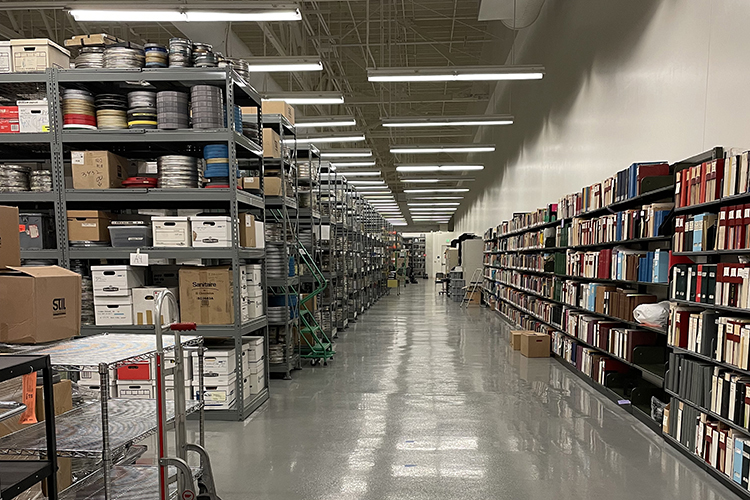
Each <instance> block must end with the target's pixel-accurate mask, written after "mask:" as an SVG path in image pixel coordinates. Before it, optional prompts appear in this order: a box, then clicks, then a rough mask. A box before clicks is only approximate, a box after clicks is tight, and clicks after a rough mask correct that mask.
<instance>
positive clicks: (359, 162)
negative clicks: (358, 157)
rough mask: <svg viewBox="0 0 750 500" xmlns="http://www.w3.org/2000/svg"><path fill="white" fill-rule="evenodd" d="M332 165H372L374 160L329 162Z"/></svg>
mask: <svg viewBox="0 0 750 500" xmlns="http://www.w3.org/2000/svg"><path fill="white" fill-rule="evenodd" d="M331 166H332V167H336V168H354V167H374V166H375V162H374V161H350V162H341V163H339V162H331Z"/></svg>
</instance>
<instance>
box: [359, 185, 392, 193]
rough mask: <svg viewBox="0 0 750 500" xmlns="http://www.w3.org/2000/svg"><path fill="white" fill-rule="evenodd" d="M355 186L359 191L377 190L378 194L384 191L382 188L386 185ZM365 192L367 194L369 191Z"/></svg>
mask: <svg viewBox="0 0 750 500" xmlns="http://www.w3.org/2000/svg"><path fill="white" fill-rule="evenodd" d="M350 184H351V182H350ZM354 187H355V188H356V189H357V191H374V192H377V194H382V192H383V191H382V190H383V189H384V188H385V187H386V186H383V185H378V186H354ZM384 192H385V193H390V191H384ZM364 194H367V193H364Z"/></svg>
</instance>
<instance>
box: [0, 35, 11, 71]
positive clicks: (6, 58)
mask: <svg viewBox="0 0 750 500" xmlns="http://www.w3.org/2000/svg"><path fill="white" fill-rule="evenodd" d="M11 52H12V49H11V47H10V40H3V41H0V73H11V72H13V56H12V55H11Z"/></svg>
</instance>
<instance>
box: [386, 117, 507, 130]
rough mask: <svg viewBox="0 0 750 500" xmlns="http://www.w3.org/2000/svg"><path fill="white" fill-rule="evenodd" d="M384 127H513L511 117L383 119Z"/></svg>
mask: <svg viewBox="0 0 750 500" xmlns="http://www.w3.org/2000/svg"><path fill="white" fill-rule="evenodd" d="M381 122H382V124H383V126H384V127H389V128H395V127H404V128H405V127H476V126H484V125H513V116H512V115H476V116H424V117H421V116H420V117H398V118H383V119H381Z"/></svg>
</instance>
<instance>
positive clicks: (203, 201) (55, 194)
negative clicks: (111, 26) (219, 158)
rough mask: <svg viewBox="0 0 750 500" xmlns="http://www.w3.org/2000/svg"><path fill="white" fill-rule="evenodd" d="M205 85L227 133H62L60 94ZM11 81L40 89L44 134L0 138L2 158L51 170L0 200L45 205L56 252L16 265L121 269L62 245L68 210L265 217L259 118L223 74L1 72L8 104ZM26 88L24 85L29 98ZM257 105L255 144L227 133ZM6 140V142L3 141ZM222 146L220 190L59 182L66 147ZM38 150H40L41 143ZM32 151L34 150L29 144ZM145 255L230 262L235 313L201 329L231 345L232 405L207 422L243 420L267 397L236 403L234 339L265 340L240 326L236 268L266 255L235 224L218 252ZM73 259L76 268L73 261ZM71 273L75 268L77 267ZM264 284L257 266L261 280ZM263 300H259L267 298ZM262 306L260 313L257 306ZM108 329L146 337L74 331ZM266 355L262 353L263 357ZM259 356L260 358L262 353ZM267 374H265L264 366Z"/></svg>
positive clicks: (183, 150)
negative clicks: (43, 182) (249, 185)
mask: <svg viewBox="0 0 750 500" xmlns="http://www.w3.org/2000/svg"><path fill="white" fill-rule="evenodd" d="M198 84H207V85H214V86H216V87H219V88H221V89H222V91H223V94H224V98H225V99H224V102H225V106H226V107H225V109H224V113H225V116H226V118H227V123H226V128H223V129H216V130H199V129H183V130H75V131H73V130H62V125H61V124H62V122H63V115H62V107H61V106H62V103H61V99H60V94H61V92H60V89H62V88H84V89H87V90H89V91H91V92H92V93H94V94H96V93H106V92H112V91H115V92H121V93H124V92H127V91H130V90H153V91H160V90H179V91H183V92H185V91H189V90H190V88H191V87H192V86H193V85H198ZM19 85H22V86H23V87H30V88H32V89H33V88H40V89H41V88H42V87H43V88H44V93H45V94H46V96H47V98H48V103H49V116H50V129H51V131H50V132H49V133H40V134H0V151H2V152H3V154H4V160H5V161H19V160H25V161H29V160H43V161H45V162H48V163H49V165H50V168H51V170H52V173H53V191H52V192H51V193H33V192H26V193H0V203H3V204H9V205H17V206H19V207H22V208H26V207H32V208H35V209H36V208H40V207H41V208H47V209H51V210H52V211H53V212H54V216H55V228H56V236H57V247H56V249H52V250H26V251H24V252H23V253H22V256H23V258H24V259H45V260H49V261H50V262H51V263H58V264H59V265H61V266H64V267H69V268H70V267H72V264H76V266H78V265H79V264H80V263H81V262H83V263H84V264H85V265H84V266H83V267H84V268H86V267H88V264H89V263H90V262H94V261H95V262H96V263H97V264H98V263H100V262H102V261H106V262H108V263H128V262H129V257H130V254H131V253H133V252H135V251H136V249H134V248H113V247H88V248H79V247H73V246H69V244H68V230H67V210H69V209H82V208H85V209H98V210H127V209H130V210H135V209H143V208H153V209H164V208H168V209H185V208H187V209H200V210H215V209H220V210H222V211H224V212H225V213H227V214H228V215H229V216H230V217H231V219H232V220H233V221H236V220H238V219H239V214H240V212H249V213H252V214H254V215H255V217H256V219H257V220H261V221H262V220H266V219H267V218H266V213H265V200H264V197H263V189H262V178H263V171H264V167H263V149H262V146H261V144H262V142H263V141H262V130H263V116H262V113H261V112H260V106H261V99H260V95H259V94H258V93H257V92H256V91H255V90H254V89H253V88H252V87H251V86H250V85H248V84H247V83H246V82H245V81H244V80H243V79H242V78H241V77H240V76H238V75H237V73H235V72H234V71H233V70H232V69H230V68H165V69H133V70H116V69H71V70H67V69H66V70H62V69H48V70H47V71H46V72H45V73H8V74H2V75H0V95H4V96H5V97H8V98H10V99H13V96H12V95H10V94H13V93H14V92H18V88H19ZM28 90H29V89H28V88H26V89H25V91H26V92H28ZM235 105H240V106H248V107H254V108H257V110H258V112H257V120H258V133H259V135H258V142H254V141H252V140H250V139H248V138H247V137H245V136H244V135H242V134H240V133H238V132H236V129H235V123H234V116H235V115H234V106H235ZM11 135H12V136H15V137H9V136H11ZM213 143H225V144H227V145H228V151H229V164H230V175H229V188H228V189H198V188H196V189H106V190H76V189H72V186H70V185H67V186H66V172H68V171H69V169H70V166H69V165H70V163H69V161H68V160H69V155H70V151H72V150H77V149H92V145H93V146H95V147H94V148H95V149H96V148H98V149H106V150H108V151H111V152H113V153H116V154H120V155H123V156H127V157H129V158H137V159H153V158H154V157H156V156H160V155H163V154H170V153H172V154H187V155H191V156H198V155H200V154H201V150H202V147H203V146H204V145H206V144H213ZM45 145H46V146H45ZM32 146H33V147H32ZM238 158H251V159H255V161H257V162H258V164H259V169H258V170H259V172H260V177H261V191H260V194H254V193H249V192H244V191H240V190H239V189H238V182H237V175H236V174H237V160H238ZM140 251H141V252H142V253H147V254H148V255H149V259H176V258H177V259H201V260H203V261H204V262H207V263H222V264H223V263H226V264H230V265H231V268H232V273H233V276H232V278H233V283H234V289H233V295H234V311H235V315H234V316H235V317H234V322H233V324H230V325H200V326H199V331H200V332H202V333H201V334H203V333H205V335H206V336H211V337H226V338H227V339H231V340H233V343H234V348H235V355H236V365H237V382H236V384H237V385H236V394H237V403H236V404H235V408H233V409H231V410H212V411H209V412H207V418H209V419H224V420H226V419H229V420H243V419H245V418H246V417H247V416H248V415H250V414H251V413H252V412H253V411H254V410H255V409H257V408H258V407H259V406H260V405H261V404H262V403H264V402H265V401H266V400H267V399H268V389H267V386H266V388H265V389H264V390H262V391H261V392H260V393H259V394H257V395H253V396H252V397H245V394H244V393H243V387H242V386H243V384H242V381H243V378H244V377H243V373H242V360H241V356H242V343H243V342H242V337H243V335H248V334H255V335H259V336H263V337H264V338H265V345H266V346H267V345H268V330H267V322H266V320H265V313H264V316H263V317H261V318H253V320H252V321H249V322H244V323H243V321H242V318H241V314H240V311H241V310H242V304H241V300H242V299H241V293H240V283H241V271H240V267H241V266H242V265H244V264H245V263H248V262H251V263H262V262H263V261H264V259H265V250H264V249H257V248H242V247H241V246H240V242H239V233H238V229H237V227H236V226H233V229H232V243H231V246H230V247H226V248H217V249H211V248H205V249H204V248H150V247H149V248H145V247H144V248H141V249H140ZM73 261H77V262H73ZM78 267H79V266H78ZM263 279H264V280H265V270H264V278H263ZM264 303H265V304H267V300H266V297H264ZM264 307H266V306H265V305H264ZM107 331H127V332H134V333H147V332H148V333H150V332H153V328H150V330H148V331H147V330H144V329H141V328H139V327H109V326H107V327H105V326H101V327H97V326H93V325H84V326H83V327H82V334H84V335H92V334H96V333H101V332H107ZM266 354H267V353H266ZM266 359H267V355H266ZM266 372H268V370H266Z"/></svg>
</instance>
